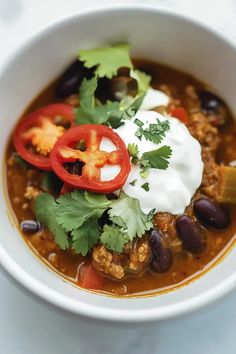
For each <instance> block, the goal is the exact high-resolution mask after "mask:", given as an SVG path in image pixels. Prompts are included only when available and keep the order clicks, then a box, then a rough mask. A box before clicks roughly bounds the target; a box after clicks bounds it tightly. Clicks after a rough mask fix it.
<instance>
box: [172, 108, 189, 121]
mask: <svg viewBox="0 0 236 354" xmlns="http://www.w3.org/2000/svg"><path fill="white" fill-rule="evenodd" d="M170 115H171V116H172V117H174V118H177V119H179V120H180V121H181V122H182V123H184V124H186V125H188V124H189V117H188V114H187V112H186V110H185V109H184V108H183V107H176V108H174V109H171V111H170Z"/></svg>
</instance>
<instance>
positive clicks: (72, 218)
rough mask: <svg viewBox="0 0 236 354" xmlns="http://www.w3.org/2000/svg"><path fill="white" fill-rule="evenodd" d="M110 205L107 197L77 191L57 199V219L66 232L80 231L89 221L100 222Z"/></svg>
mask: <svg viewBox="0 0 236 354" xmlns="http://www.w3.org/2000/svg"><path fill="white" fill-rule="evenodd" d="M109 205H110V201H109V200H108V199H107V198H106V196H105V195H102V194H101V195H97V194H94V195H91V194H90V193H86V194H85V193H83V192H82V191H79V190H76V191H75V192H72V193H66V194H64V195H62V196H60V198H58V199H57V205H56V208H55V213H56V219H57V222H58V223H59V224H60V225H63V227H64V228H65V230H66V231H68V232H69V231H73V230H76V229H79V228H80V227H81V226H82V225H83V223H84V222H85V221H86V220H88V219H91V218H96V219H97V220H98V218H99V217H101V216H102V214H103V212H104V211H105V210H106V209H107V208H108V207H109Z"/></svg>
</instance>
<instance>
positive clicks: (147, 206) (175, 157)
mask: <svg viewBox="0 0 236 354" xmlns="http://www.w3.org/2000/svg"><path fill="white" fill-rule="evenodd" d="M135 118H138V119H139V120H141V121H142V122H143V123H144V126H143V127H144V128H146V127H148V125H149V124H150V123H156V118H158V119H159V120H160V121H164V120H166V119H169V120H170V129H169V130H168V131H166V133H165V137H164V139H163V140H162V142H161V143H160V144H158V145H157V144H154V143H153V142H151V141H147V140H146V139H145V138H144V137H143V138H142V139H141V141H140V140H139V139H138V138H137V137H136V136H135V133H136V131H137V129H138V126H137V125H136V124H135V123H134V119H135ZM116 132H117V133H118V134H119V135H120V137H121V138H122V139H123V140H124V142H125V143H126V145H127V146H128V144H129V143H134V144H137V145H138V149H139V157H141V156H142V154H143V153H144V152H146V151H150V150H155V149H158V148H159V147H161V146H163V145H168V146H170V147H171V149H172V155H171V157H170V159H169V166H168V168H167V169H166V170H158V169H153V168H151V169H150V173H149V176H148V177H147V178H142V177H141V176H140V173H139V172H140V169H139V167H137V166H132V168H131V172H130V174H129V176H128V178H127V181H126V183H125V185H124V186H123V190H124V191H125V193H126V194H128V195H129V196H131V197H133V198H137V199H139V201H140V205H141V208H142V210H143V212H145V213H148V212H149V211H150V210H151V209H153V208H155V209H156V211H157V212H169V213H171V214H181V213H183V212H184V210H185V208H186V207H187V206H188V205H189V203H190V201H191V198H192V197H193V195H194V194H195V192H196V190H197V189H198V187H199V186H200V184H201V181H202V173H203V162H202V158H201V146H200V144H199V142H198V141H197V140H196V139H194V138H193V137H192V135H191V134H190V133H189V131H188V129H187V128H186V126H185V125H184V124H183V123H181V122H180V121H179V120H178V119H176V118H172V117H171V118H167V117H164V116H162V115H161V114H159V113H156V112H153V111H139V112H138V113H137V114H136V116H135V117H134V118H133V119H132V120H127V121H126V123H125V124H124V125H123V126H121V127H120V128H118V129H116ZM100 148H102V149H104V150H106V151H112V150H114V146H112V145H111V142H110V141H107V140H104V141H102V143H101V146H100ZM118 172H119V167H118V166H107V167H105V168H103V169H102V179H103V180H109V179H112V178H114V177H115V175H116V174H117V173H118ZM134 180H137V181H136V183H135V185H134V186H133V185H131V184H130V183H131V182H133V181H134ZM146 182H147V183H149V191H146V190H144V189H143V188H142V187H141V186H142V185H143V184H144V183H146Z"/></svg>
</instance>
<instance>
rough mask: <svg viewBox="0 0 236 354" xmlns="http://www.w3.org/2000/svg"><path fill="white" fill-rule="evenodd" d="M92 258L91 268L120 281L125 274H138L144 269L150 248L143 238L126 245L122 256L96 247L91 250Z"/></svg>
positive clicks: (103, 247) (102, 247) (101, 247)
mask: <svg viewBox="0 0 236 354" xmlns="http://www.w3.org/2000/svg"><path fill="white" fill-rule="evenodd" d="M92 258H93V266H94V267H95V268H96V269H97V270H98V271H100V272H103V273H105V274H106V275H108V276H110V277H112V278H115V279H119V280H120V279H123V278H124V277H125V276H126V274H127V273H134V272H135V273H139V272H141V271H142V270H143V269H144V268H145V267H146V265H147V263H148V261H149V259H150V248H149V244H148V242H147V240H146V239H145V238H142V239H140V240H138V241H135V242H133V243H130V244H128V245H127V246H126V247H125V250H124V252H123V253H122V254H118V253H116V252H113V251H109V250H107V249H106V247H105V246H102V245H98V246H96V247H94V249H93V253H92Z"/></svg>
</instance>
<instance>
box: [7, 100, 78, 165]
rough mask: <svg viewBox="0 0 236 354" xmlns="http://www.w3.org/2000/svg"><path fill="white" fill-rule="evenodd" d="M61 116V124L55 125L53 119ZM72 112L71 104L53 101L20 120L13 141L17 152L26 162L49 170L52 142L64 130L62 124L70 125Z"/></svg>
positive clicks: (72, 116)
mask: <svg viewBox="0 0 236 354" xmlns="http://www.w3.org/2000/svg"><path fill="white" fill-rule="evenodd" d="M59 115H60V116H61V117H63V118H64V119H63V126H60V125H56V124H55V122H54V120H55V117H58V116H59ZM73 120H74V113H73V109H72V107H71V106H69V105H67V104H64V103H55V104H50V105H48V106H44V107H42V108H39V109H37V110H36V111H33V112H31V113H29V114H28V115H27V116H26V117H24V118H23V119H22V120H20V122H19V124H18V125H17V127H16V129H15V132H14V135H13V141H14V145H15V148H16V150H17V152H18V154H19V155H20V156H21V157H22V158H23V159H24V160H25V161H27V162H28V163H30V164H31V165H33V166H36V167H38V168H40V169H41V170H46V171H50V170H51V169H52V168H51V162H50V157H49V155H50V153H51V150H52V148H53V146H54V143H55V142H56V141H57V139H58V138H60V137H61V136H62V135H63V133H64V131H65V127H64V124H66V125H67V124H68V125H69V126H71V125H72V124H73Z"/></svg>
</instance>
